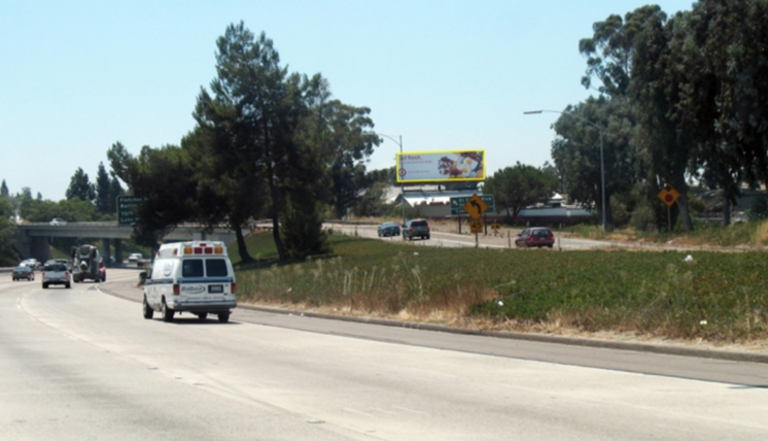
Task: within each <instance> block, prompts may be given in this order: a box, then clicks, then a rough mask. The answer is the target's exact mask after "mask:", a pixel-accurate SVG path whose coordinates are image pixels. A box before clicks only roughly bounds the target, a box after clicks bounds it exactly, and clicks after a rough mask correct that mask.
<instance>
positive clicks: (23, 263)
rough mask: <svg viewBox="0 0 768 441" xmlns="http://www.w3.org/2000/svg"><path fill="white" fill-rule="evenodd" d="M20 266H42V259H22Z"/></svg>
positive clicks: (33, 267) (34, 267)
mask: <svg viewBox="0 0 768 441" xmlns="http://www.w3.org/2000/svg"><path fill="white" fill-rule="evenodd" d="M19 266H28V267H30V268H32V269H36V268H40V266H41V265H40V261H39V260H37V259H34V258H31V259H25V260H22V261H21V263H19Z"/></svg>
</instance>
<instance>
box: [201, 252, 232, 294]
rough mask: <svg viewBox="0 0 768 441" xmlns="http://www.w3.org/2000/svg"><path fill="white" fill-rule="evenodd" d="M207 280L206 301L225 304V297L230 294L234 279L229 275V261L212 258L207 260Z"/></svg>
mask: <svg viewBox="0 0 768 441" xmlns="http://www.w3.org/2000/svg"><path fill="white" fill-rule="evenodd" d="M205 276H206V278H207V280H206V285H207V286H206V288H207V290H206V301H208V302H223V301H224V300H225V297H224V296H225V295H227V294H229V293H230V290H231V286H232V285H231V284H232V277H231V276H230V274H229V268H228V266H227V259H224V258H212V257H209V258H207V259H205Z"/></svg>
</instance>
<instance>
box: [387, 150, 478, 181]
mask: <svg viewBox="0 0 768 441" xmlns="http://www.w3.org/2000/svg"><path fill="white" fill-rule="evenodd" d="M484 180H485V150H450V151H448V150H446V151H438V152H434V151H433V152H410V153H398V154H397V182H399V183H404V184H407V183H417V182H445V181H450V182H469V181H484Z"/></svg>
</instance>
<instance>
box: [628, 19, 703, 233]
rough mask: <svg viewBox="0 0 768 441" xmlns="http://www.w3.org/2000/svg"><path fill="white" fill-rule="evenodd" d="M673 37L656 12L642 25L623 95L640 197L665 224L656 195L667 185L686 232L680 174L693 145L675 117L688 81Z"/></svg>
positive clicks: (667, 23)
mask: <svg viewBox="0 0 768 441" xmlns="http://www.w3.org/2000/svg"><path fill="white" fill-rule="evenodd" d="M677 34H678V33H677V31H676V20H674V19H670V20H667V17H666V15H665V14H664V13H663V12H661V11H660V10H659V11H657V14H656V15H655V16H653V17H649V18H648V19H647V20H646V21H645V23H644V26H643V28H642V29H639V30H638V33H637V36H636V39H635V51H634V53H635V55H634V58H633V67H632V73H633V75H632V84H631V85H630V88H629V93H630V96H631V98H632V102H633V103H634V110H635V117H636V118H637V121H638V130H636V132H635V136H634V139H633V142H634V145H635V147H636V148H637V151H638V153H639V156H640V158H642V159H643V160H644V162H645V164H644V165H645V170H646V173H647V174H646V179H647V181H648V183H649V185H647V186H646V190H647V194H646V197H647V199H648V200H650V201H653V205H654V207H655V210H654V211H655V213H656V223H657V225H659V226H661V225H665V224H666V222H664V219H665V218H666V209H664V208H662V204H660V203H659V201H658V200H656V194H657V193H658V192H659V191H660V190H661V188H662V187H664V186H665V185H667V184H670V185H672V186H673V187H674V188H675V189H676V190H677V191H678V192H679V193H680V198H679V199H678V200H677V203H676V205H677V207H678V208H679V211H680V216H681V218H682V221H683V225H684V227H685V229H686V230H688V231H691V230H692V229H693V222H692V221H691V216H690V212H689V210H688V185H687V182H686V172H687V170H688V169H689V167H690V165H691V162H690V161H691V153H692V151H693V148H694V143H693V142H692V138H691V137H690V136H689V135H688V133H689V132H687V131H685V130H684V125H683V123H682V121H681V120H680V118H677V117H676V114H677V110H678V108H679V104H680V102H681V99H682V93H683V92H682V91H683V89H684V88H685V86H686V83H687V77H689V75H688V74H686V73H685V71H684V70H683V69H681V65H680V57H678V56H677V55H676V54H675V51H674V47H675V39H676V38H679V37H677V36H676V35H677Z"/></svg>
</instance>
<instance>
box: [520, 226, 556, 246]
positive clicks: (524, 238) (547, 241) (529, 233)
mask: <svg viewBox="0 0 768 441" xmlns="http://www.w3.org/2000/svg"><path fill="white" fill-rule="evenodd" d="M554 244H555V235H554V234H552V231H551V230H550V229H549V228H546V227H531V228H526V229H525V230H524V231H523V232H522V233H520V234H518V235H517V239H515V246H518V247H526V248H533V247H539V248H541V247H549V248H552V246H553V245H554Z"/></svg>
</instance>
